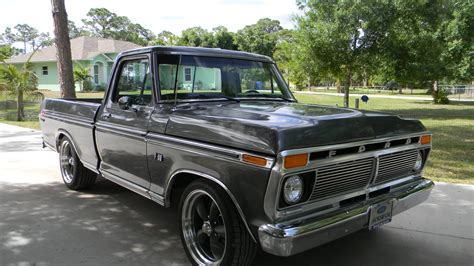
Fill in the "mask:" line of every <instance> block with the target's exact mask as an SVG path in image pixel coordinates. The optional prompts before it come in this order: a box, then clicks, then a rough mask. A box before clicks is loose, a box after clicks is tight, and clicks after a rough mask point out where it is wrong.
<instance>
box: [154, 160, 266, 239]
mask: <svg viewBox="0 0 474 266" xmlns="http://www.w3.org/2000/svg"><path fill="white" fill-rule="evenodd" d="M182 173H187V174H193V175H197V176H200V177H203V178H205V179H208V180H211V181H212V182H214V183H216V184H217V185H219V186H220V187H221V188H222V189H224V191H225V192H226V193H227V195H229V197H230V199H231V200H232V202H233V203H234V206H235V208H236V209H237V212H238V213H239V215H240V218H241V219H242V222H243V223H244V225H245V228H247V231H248V233H249V234H250V236H251V237H252V239H253V241H254V242H255V243H257V240H256V239H255V236H254V235H253V234H252V231H251V230H250V227H249V225H248V223H247V219H246V218H245V215H244V212H243V211H242V208H240V205H239V203H238V202H237V199H236V198H235V197H234V195H233V194H232V192H231V191H230V190H229V189H228V188H227V186H226V185H225V184H224V183H222V181H220V180H219V179H217V178H215V177H213V176H211V175H208V174H204V173H201V172H197V171H194V170H189V169H181V170H177V171H175V172H174V173H173V174H172V175H171V177H170V178H169V179H168V181H167V182H166V186H165V187H164V191H165V195H164V197H163V198H164V203H165V206H166V207H169V206H170V205H171V189H172V187H173V183H174V180H173V179H174V178H175V177H176V176H177V175H178V174H182Z"/></svg>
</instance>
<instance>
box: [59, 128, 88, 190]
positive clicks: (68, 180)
mask: <svg viewBox="0 0 474 266" xmlns="http://www.w3.org/2000/svg"><path fill="white" fill-rule="evenodd" d="M59 167H60V169H61V176H62V178H63V182H64V184H65V185H66V186H67V187H68V188H70V189H72V190H80V189H84V188H86V187H89V186H91V185H92V184H94V182H95V180H96V178H97V174H96V173H94V172H92V171H91V170H89V169H87V168H85V167H84V165H83V164H82V163H81V161H80V160H79V157H78V156H77V153H76V150H75V149H74V146H73V145H72V142H71V140H70V139H69V138H68V137H64V138H63V139H62V140H61V144H60V146H59Z"/></svg>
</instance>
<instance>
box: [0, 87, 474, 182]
mask: <svg viewBox="0 0 474 266" xmlns="http://www.w3.org/2000/svg"><path fill="white" fill-rule="evenodd" d="M44 94H45V96H46V97H53V98H54V97H59V94H58V93H56V92H46V93H44ZM102 95H103V93H78V95H77V96H78V97H79V98H102ZM295 95H296V97H297V98H298V100H299V101H300V102H302V103H311V104H324V105H336V104H338V105H339V106H342V97H339V96H326V95H309V94H298V93H296V94H295ZM0 101H1V99H0ZM353 104H354V97H351V106H353ZM360 107H361V109H365V110H376V111H383V112H389V113H394V114H399V115H401V116H403V117H413V118H418V119H421V121H422V122H423V124H424V125H425V126H426V127H427V128H428V130H430V131H432V132H433V150H432V152H431V155H430V159H429V161H428V164H427V168H426V170H425V175H426V176H427V177H429V178H432V179H434V180H436V181H444V182H451V183H467V184H474V103H458V102H452V103H451V104H449V105H434V104H432V103H431V101H417V100H408V99H380V98H372V99H370V100H369V103H368V104H364V103H361V104H360ZM25 111H26V112H27V114H29V118H30V121H24V122H15V121H6V120H5V119H4V118H2V117H4V116H2V112H3V114H4V113H5V112H6V111H5V110H1V109H0V122H1V123H8V124H12V125H18V126H23V127H28V128H35V129H39V123H38V119H37V114H38V111H39V104H34V105H31V106H28V107H26V110H25ZM7 112H9V113H10V115H12V113H13V114H14V113H15V110H14V109H9V110H7Z"/></svg>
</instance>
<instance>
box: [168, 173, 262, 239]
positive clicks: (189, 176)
mask: <svg viewBox="0 0 474 266" xmlns="http://www.w3.org/2000/svg"><path fill="white" fill-rule="evenodd" d="M198 179H199V180H202V181H204V182H207V183H209V184H211V185H213V186H216V187H218V188H219V189H224V190H226V189H225V187H222V185H220V184H218V183H217V182H216V181H214V180H212V179H210V178H206V177H203V176H200V175H198V174H193V173H187V172H182V173H179V174H177V175H176V176H174V177H173V178H172V181H171V183H170V184H169V187H168V188H167V191H168V193H166V195H165V206H166V207H172V208H176V207H178V204H179V200H180V197H181V195H182V194H183V192H184V189H185V188H186V186H187V185H189V184H191V182H193V181H195V180H198ZM225 194H227V196H229V198H230V200H231V201H232V203H233V205H234V207H235V208H237V212H238V213H239V218H240V219H241V220H242V222H243V223H244V224H245V227H246V229H247V232H248V233H249V234H250V236H251V237H252V240H253V241H254V242H255V243H258V242H257V240H256V239H255V236H254V235H253V233H252V231H251V230H250V227H249V225H248V223H247V220H246V219H245V216H244V214H243V212H242V210H241V209H240V206H239V204H238V202H237V201H236V199H235V198H234V197H233V196H232V194H230V192H228V191H226V193H225Z"/></svg>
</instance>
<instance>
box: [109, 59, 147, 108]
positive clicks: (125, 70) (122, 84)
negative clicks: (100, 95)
mask: <svg viewBox="0 0 474 266" xmlns="http://www.w3.org/2000/svg"><path fill="white" fill-rule="evenodd" d="M152 89H153V88H152V81H151V74H150V64H149V61H148V59H133V60H128V61H125V62H124V63H123V64H122V66H121V70H120V76H119V77H118V82H117V86H116V88H115V93H114V97H113V99H112V100H113V102H117V101H118V99H120V97H123V96H128V97H130V98H132V101H133V103H134V104H138V105H148V104H150V103H151V98H152V97H151V95H152Z"/></svg>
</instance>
